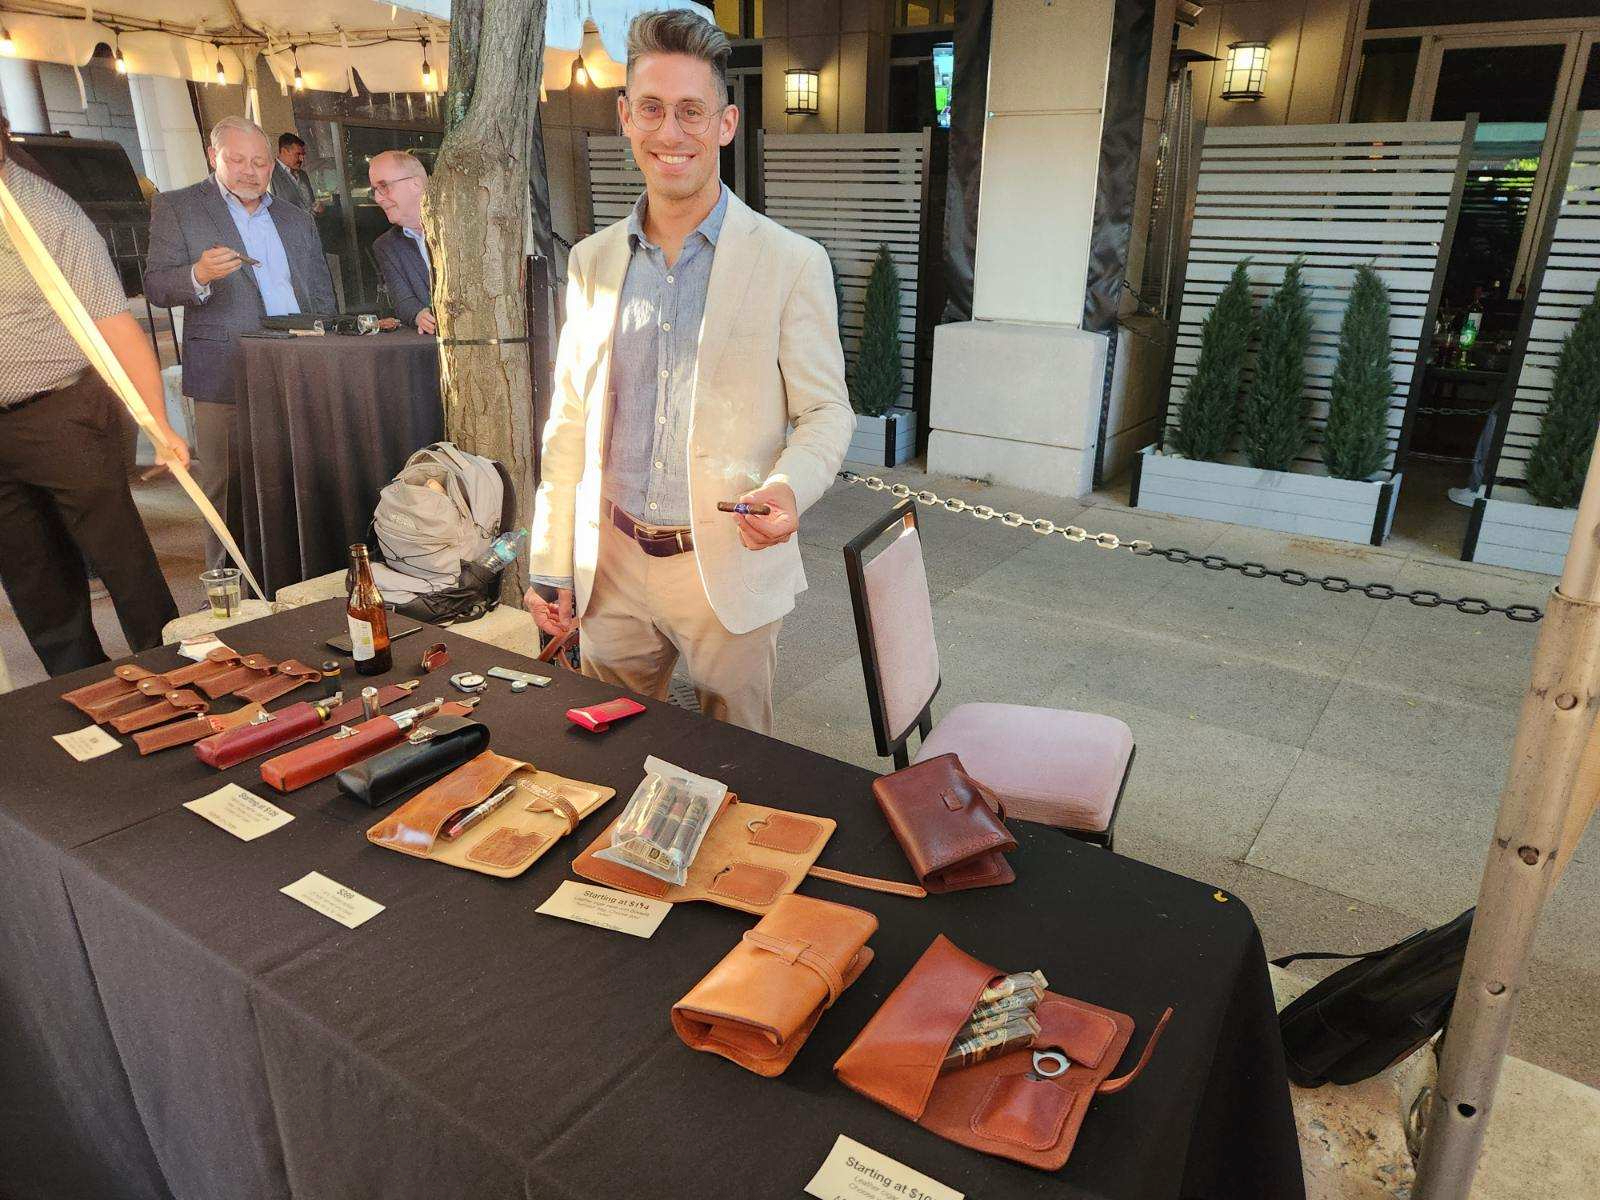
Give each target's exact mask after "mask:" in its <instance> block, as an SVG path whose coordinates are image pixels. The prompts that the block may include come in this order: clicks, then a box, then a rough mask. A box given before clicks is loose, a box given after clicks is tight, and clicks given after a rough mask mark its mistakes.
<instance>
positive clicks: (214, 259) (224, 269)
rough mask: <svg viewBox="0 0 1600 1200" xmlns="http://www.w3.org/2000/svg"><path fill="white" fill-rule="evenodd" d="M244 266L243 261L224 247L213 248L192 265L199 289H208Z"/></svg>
mask: <svg viewBox="0 0 1600 1200" xmlns="http://www.w3.org/2000/svg"><path fill="white" fill-rule="evenodd" d="M242 266H244V259H242V258H240V257H239V255H238V254H237V253H236V252H235V251H233V250H230V249H228V247H226V246H213V247H211V249H209V250H207V251H206V252H205V253H204V254H202V255H201V256H200V257H199V258H198V259H196V260H195V264H194V277H195V280H196V281H197V282H198V283H199V284H200V286H201V287H210V286H211V285H212V284H213V283H215V282H216V281H217V280H219V279H225V278H226V277H227V276H229V275H232V274H233V273H234V272H235V271H237V270H238V269H239V268H240V267H242Z"/></svg>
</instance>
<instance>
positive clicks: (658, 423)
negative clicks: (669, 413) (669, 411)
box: [656, 417, 667, 425]
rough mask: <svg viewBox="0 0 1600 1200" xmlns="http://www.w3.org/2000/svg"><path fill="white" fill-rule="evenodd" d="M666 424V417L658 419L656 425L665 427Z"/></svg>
mask: <svg viewBox="0 0 1600 1200" xmlns="http://www.w3.org/2000/svg"><path fill="white" fill-rule="evenodd" d="M666 423H667V419H666V418H665V417H657V418H656V424H657V425H665V424H666Z"/></svg>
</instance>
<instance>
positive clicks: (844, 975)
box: [672, 894, 878, 1077]
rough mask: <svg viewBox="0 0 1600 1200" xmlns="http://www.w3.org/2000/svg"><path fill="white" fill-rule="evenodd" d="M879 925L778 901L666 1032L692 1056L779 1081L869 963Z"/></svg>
mask: <svg viewBox="0 0 1600 1200" xmlns="http://www.w3.org/2000/svg"><path fill="white" fill-rule="evenodd" d="M877 928H878V918H877V917H875V916H873V915H872V914H871V913H869V912H863V911H862V910H861V909H859V908H851V907H849V906H848V905H844V904H834V903H832V902H831V901H828V900H815V899H812V898H811V897H810V896H797V895H792V894H791V895H787V896H780V897H778V899H777V901H776V903H774V904H773V906H772V911H771V912H769V913H767V915H766V916H764V917H762V918H761V920H760V921H759V922H757V924H756V927H755V928H754V929H751V930H748V931H746V933H745V935H744V938H743V939H742V940H741V941H740V942H739V944H738V945H737V946H735V947H734V948H733V949H732V950H730V951H729V952H728V954H727V955H726V957H724V958H723V960H722V961H721V962H719V963H718V964H717V965H716V966H714V967H712V968H711V972H710V973H709V974H708V975H707V976H706V977H705V978H704V979H702V980H701V981H700V982H699V983H697V984H695V985H694V988H693V989H692V990H691V991H690V992H689V994H688V995H687V996H685V997H684V998H683V999H682V1000H679V1001H678V1002H677V1003H676V1004H674V1005H673V1006H672V1027H673V1029H675V1030H677V1032H678V1036H679V1037H681V1038H682V1039H683V1040H684V1042H685V1044H686V1045H688V1046H690V1047H691V1048H693V1049H695V1050H704V1051H706V1052H708V1053H710V1054H720V1055H721V1056H722V1057H723V1058H726V1059H728V1060H730V1061H732V1062H736V1063H738V1064H739V1065H740V1066H741V1067H743V1068H744V1069H745V1070H747V1071H754V1072H755V1073H756V1074H757V1075H766V1076H769V1077H770V1076H773V1075H781V1074H783V1072H784V1071H785V1070H787V1069H788V1066H789V1064H790V1063H792V1062H793V1061H794V1057H795V1055H796V1054H798V1053H799V1052H800V1047H801V1046H803V1045H805V1042H806V1039H807V1038H808V1037H810V1036H811V1031H812V1030H813V1029H815V1028H816V1027H817V1022H818V1020H820V1019H821V1017H822V1014H823V1013H824V1012H825V1011H826V1010H827V1009H829V1008H831V1007H833V1003H834V1001H836V1000H838V998H839V997H840V995H841V994H842V993H843V992H844V990H845V988H847V987H849V986H850V985H851V984H852V983H854V982H855V981H856V980H857V979H859V978H860V977H861V972H863V971H864V970H866V969H867V964H868V963H870V962H871V961H872V950H871V948H870V947H868V946H867V939H868V938H870V937H871V936H872V934H873V933H874V931H876V929H877Z"/></svg>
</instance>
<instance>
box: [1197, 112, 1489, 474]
mask: <svg viewBox="0 0 1600 1200" xmlns="http://www.w3.org/2000/svg"><path fill="white" fill-rule="evenodd" d="M1466 132H1467V127H1466V126H1465V125H1464V124H1463V122H1460V121H1448V122H1414V123H1391V124H1382V123H1375V124H1364V125H1279V126H1257V127H1233V128H1211V129H1208V130H1207V131H1206V134H1205V141H1204V144H1203V148H1202V150H1201V153H1200V160H1199V164H1198V171H1197V173H1196V177H1195V178H1196V182H1195V199H1194V219H1193V226H1192V229H1191V232H1190V236H1189V246H1188V256H1187V266H1186V270H1185V275H1184V285H1183V299H1182V305H1181V309H1180V313H1179V318H1178V325H1177V330H1176V338H1175V349H1174V352H1173V368H1172V378H1171V385H1170V390H1169V392H1168V399H1167V418H1166V422H1165V424H1166V431H1167V435H1168V437H1170V435H1171V431H1172V429H1173V428H1174V427H1175V426H1176V425H1177V422H1178V414H1179V412H1180V411H1181V409H1182V405H1183V393H1184V389H1185V388H1186V387H1187V386H1188V384H1189V381H1190V380H1191V379H1192V378H1193V376H1194V368H1195V363H1196V360H1197V359H1198V358H1199V354H1200V324H1201V322H1202V321H1203V320H1204V319H1205V317H1206V315H1207V314H1208V313H1209V312H1210V311H1211V308H1212V306H1213V305H1214V304H1215V303H1216V300H1217V297H1218V296H1219V295H1220V294H1221V292H1222V289H1223V287H1224V285H1225V284H1226V283H1227V281H1228V276H1229V275H1230V273H1231V272H1232V271H1233V268H1234V264H1236V263H1237V262H1239V261H1240V260H1241V259H1249V261H1250V266H1249V272H1250V280H1251V285H1252V288H1251V290H1252V292H1253V293H1254V295H1255V297H1256V302H1257V307H1258V311H1259V307H1260V305H1261V304H1262V303H1264V302H1265V300H1266V298H1267V297H1268V296H1269V295H1270V294H1271V292H1272V290H1273V289H1274V288H1276V287H1277V285H1278V284H1279V283H1281V282H1282V280H1283V270H1284V267H1285V266H1286V265H1287V264H1288V263H1289V262H1290V261H1291V260H1292V259H1293V258H1294V257H1295V256H1296V255H1304V256H1305V267H1304V272H1303V275H1304V278H1305V281H1306V282H1307V283H1308V284H1309V285H1310V287H1311V289H1312V292H1311V313H1312V330H1311V350H1310V353H1309V354H1308V355H1307V358H1306V388H1307V392H1308V394H1309V395H1310V396H1311V398H1312V408H1311V423H1312V427H1313V434H1312V442H1311V445H1310V446H1309V447H1308V449H1307V450H1306V452H1305V455H1304V457H1303V458H1302V459H1301V460H1300V461H1299V462H1298V463H1297V464H1296V469H1297V470H1302V471H1306V472H1310V473H1322V472H1323V467H1322V463H1321V437H1322V430H1323V427H1324V426H1325V425H1326V422H1327V413H1328V385H1329V383H1330V381H1331V379H1332V376H1333V367H1334V358H1335V354H1336V352H1337V349H1338V344H1339V324H1340V322H1341V321H1342V320H1343V317H1344V310H1345V305H1346V304H1347V302H1348V300H1349V296H1350V286H1351V283H1352V281H1353V280H1354V277H1355V269H1356V267H1357V266H1359V265H1361V264H1362V263H1370V264H1371V265H1372V266H1373V267H1374V268H1375V269H1376V270H1377V272H1378V274H1379V275H1380V276H1381V277H1382V278H1383V281H1384V283H1385V284H1386V285H1387V286H1388V288H1389V297H1390V305H1391V309H1390V326H1389V328H1390V335H1391V337H1392V339H1393V357H1392V360H1391V361H1392V364H1393V369H1394V388H1393V391H1392V393H1391V399H1390V410H1389V449H1390V463H1391V465H1392V462H1393V455H1394V451H1395V449H1396V447H1397V445H1398V444H1399V443H1400V442H1401V440H1402V435H1403V431H1404V429H1405V425H1406V418H1405V413H1406V408H1407V404H1408V400H1409V397H1410V396H1411V393H1412V384H1413V377H1414V374H1415V373H1416V372H1417V369H1418V347H1419V343H1420V342H1423V341H1425V340H1427V338H1425V336H1424V330H1425V329H1426V328H1427V327H1428V324H1429V323H1431V321H1432V320H1433V310H1434V305H1435V304H1436V303H1437V295H1438V287H1437V284H1438V281H1439V280H1440V279H1441V278H1442V271H1443V266H1444V264H1443V262H1442V261H1441V247H1442V246H1444V245H1446V244H1447V241H1448V233H1449V230H1450V227H1451V226H1452V225H1453V223H1454V214H1455V212H1456V209H1457V208H1458V207H1459V203H1460V194H1461V182H1462V180H1463V178H1464V171H1465V168H1466V160H1465V156H1464V155H1463V152H1462V142H1463V138H1464V136H1465V135H1466ZM1248 379H1249V372H1248V371H1247V373H1246V380H1247V383H1248ZM1235 461H1238V460H1235Z"/></svg>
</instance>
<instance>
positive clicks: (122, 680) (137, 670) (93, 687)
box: [61, 663, 155, 724]
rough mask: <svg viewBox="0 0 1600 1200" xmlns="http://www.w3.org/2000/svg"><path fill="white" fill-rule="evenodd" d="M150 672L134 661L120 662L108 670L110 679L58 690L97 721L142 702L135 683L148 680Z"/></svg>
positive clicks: (62, 696)
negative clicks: (112, 669)
mask: <svg viewBox="0 0 1600 1200" xmlns="http://www.w3.org/2000/svg"><path fill="white" fill-rule="evenodd" d="M154 675H155V672H154V671H152V670H150V669H149V668H148V667H141V666H140V665H139V664H138V663H123V664H122V665H121V666H119V667H117V668H116V669H115V670H114V671H113V672H112V673H111V678H110V679H102V680H100V681H99V682H98V683H86V684H84V685H83V686H82V687H79V688H73V689H72V690H71V691H70V692H62V693H61V698H62V699H63V700H65V701H66V702H67V703H68V704H70V705H72V707H73V708H75V709H77V710H78V711H79V712H81V713H83V714H85V715H86V716H87V717H88V718H89V719H90V720H91V721H94V722H95V723H96V724H98V723H100V722H101V721H104V720H107V719H109V717H110V716H112V715H115V714H116V713H119V712H127V711H129V710H130V709H134V708H138V707H140V705H142V704H144V703H146V697H145V696H144V695H143V694H142V693H141V692H140V691H139V687H138V684H139V681H140V680H141V679H149V678H152V677H153V676H154ZM119 706H120V707H119Z"/></svg>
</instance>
